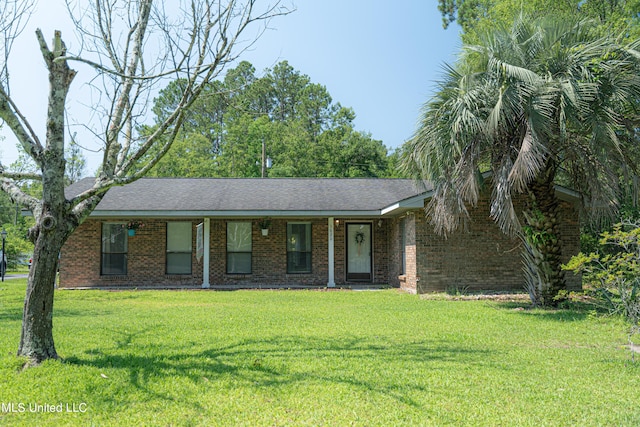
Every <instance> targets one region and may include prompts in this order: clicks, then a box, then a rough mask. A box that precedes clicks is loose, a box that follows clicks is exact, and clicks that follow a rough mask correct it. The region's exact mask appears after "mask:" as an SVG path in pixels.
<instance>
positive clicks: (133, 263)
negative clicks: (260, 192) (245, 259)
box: [60, 218, 391, 287]
mask: <svg viewBox="0 0 640 427" xmlns="http://www.w3.org/2000/svg"><path fill="white" fill-rule="evenodd" d="M128 220H130V218H121V219H109V221H108V222H127V221H128ZM258 220H259V219H257V218H254V219H247V220H246V221H250V222H251V223H252V228H251V229H252V246H253V247H252V272H251V274H227V272H226V271H227V266H226V262H227V260H226V244H227V243H226V232H227V231H226V224H227V220H226V219H211V220H210V224H211V226H210V239H209V241H210V277H209V281H210V284H211V286H212V287H215V286H216V285H237V286H259V285H265V286H270V285H272V286H273V285H277V286H285V287H286V286H296V285H311V286H320V287H322V286H326V285H327V280H328V222H327V219H326V218H316V219H304V218H289V219H286V220H285V219H275V220H272V222H271V226H270V227H269V233H268V235H267V236H263V235H262V232H261V230H260V228H259V226H258V225H257V222H258ZM167 221H169V220H167V219H145V220H143V222H144V224H145V226H144V227H143V228H141V229H139V230H137V232H136V235H135V236H134V237H129V238H128V266H127V267H128V268H127V275H124V276H101V275H100V257H101V243H100V240H101V227H102V223H103V222H105V221H104V220H99V219H89V220H87V221H86V222H85V223H83V224H82V225H81V226H80V227H79V228H78V229H77V230H76V231H75V232H74V233H73V235H72V236H71V237H70V238H69V240H68V241H67V243H66V244H65V246H64V248H63V250H62V252H61V260H60V284H61V286H63V287H111V286H133V287H135V286H158V287H173V286H189V287H198V286H201V285H202V264H201V263H198V262H197V260H196V257H195V250H194V253H193V256H192V274H190V275H168V274H165V271H166V267H165V263H166V223H167ZM171 221H174V219H171ZM175 221H179V219H175ZM186 221H191V222H192V224H193V248H195V239H196V231H195V229H196V225H197V224H198V223H200V222H202V220H201V219H198V220H186ZM233 221H245V220H241V219H234V220H233ZM378 221H379V220H378V219H376V220H371V221H363V220H361V219H348V218H347V219H340V225H338V226H337V227H336V228H335V233H334V254H335V255H334V258H335V261H334V263H335V270H334V271H335V273H334V275H335V282H336V284H338V285H345V284H348V282H347V280H346V262H345V258H346V242H345V229H346V223H347V222H368V223H371V225H372V228H371V229H372V233H373V245H374V246H373V266H374V271H373V282H374V283H389V272H388V265H389V251H388V245H387V241H388V237H387V233H388V230H389V229H390V227H391V222H390V220H386V219H384V220H382V221H381V222H380V223H379V222H378ZM288 222H309V223H311V241H312V255H311V263H312V269H311V273H310V274H307V273H302V274H288V273H287V252H286V244H285V242H286V233H287V223H288Z"/></svg>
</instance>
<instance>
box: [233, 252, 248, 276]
mask: <svg viewBox="0 0 640 427" xmlns="http://www.w3.org/2000/svg"><path fill="white" fill-rule="evenodd" d="M227 273H229V274H251V253H250V252H249V253H246V252H227Z"/></svg>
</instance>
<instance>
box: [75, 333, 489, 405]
mask: <svg viewBox="0 0 640 427" xmlns="http://www.w3.org/2000/svg"><path fill="white" fill-rule="evenodd" d="M130 342H131V339H126V338H125V339H123V340H122V341H120V343H119V344H118V346H117V347H118V348H117V349H115V350H114V351H112V352H103V351H100V350H97V349H95V350H91V351H88V352H87V353H85V354H86V355H85V356H81V357H70V358H67V359H66V360H65V362H66V363H70V364H74V365H80V366H90V367H94V368H98V369H109V370H112V369H121V370H123V371H125V372H126V373H127V374H128V378H129V385H130V386H132V387H134V388H135V389H137V390H139V391H142V392H144V393H146V394H148V395H149V396H153V397H154V398H160V399H163V400H167V401H176V400H179V401H181V402H184V403H185V404H188V405H194V406H195V407H196V408H197V406H198V405H199V404H198V403H197V402H194V401H193V399H190V398H189V397H186V396H184V397H180V396H175V395H172V394H170V393H167V392H164V391H162V390H159V389H160V388H161V387H160V386H158V383H160V382H162V381H164V380H174V379H175V380H178V379H186V380H188V381H190V382H191V383H195V384H200V385H201V384H204V383H207V382H210V381H216V380H221V379H229V378H232V379H233V383H234V384H236V386H237V384H240V387H247V388H273V389H278V388H286V387H288V386H295V385H297V384H302V383H316V384H322V383H324V384H326V386H325V387H326V388H327V389H331V388H332V387H335V386H336V385H343V386H347V387H349V388H353V389H356V390H360V391H363V392H366V393H374V394H379V395H383V396H385V397H388V398H391V399H393V400H395V401H397V402H399V403H402V404H405V405H410V406H413V407H421V406H422V404H423V403H421V402H418V401H416V400H415V399H413V398H412V396H415V395H416V392H421V391H424V385H423V383H424V379H420V378H422V376H420V375H417V376H416V375H413V374H412V375H411V376H410V377H411V379H410V380H407V378H406V377H403V376H402V375H396V373H397V372H394V371H393V368H388V370H387V367H396V369H399V370H412V371H413V370H416V369H420V370H422V371H423V372H426V369H428V368H429V365H430V364H432V365H433V366H432V367H433V368H434V369H438V367H440V368H441V367H442V363H457V364H461V365H462V364H464V365H465V366H469V365H474V364H482V365H486V363H487V362H486V358H485V357H483V355H486V354H487V353H488V352H486V351H482V350H477V349H471V348H464V347H460V346H454V345H452V344H451V343H448V342H441V343H423V342H414V343H400V344H398V343H385V342H378V341H371V340H366V339H359V338H353V339H320V338H309V337H273V338H271V339H256V340H243V341H240V342H237V343H235V344H231V345H228V346H226V347H219V348H215V347H212V348H207V349H204V350H202V351H193V350H189V348H191V349H195V348H197V346H198V345H197V344H196V345H194V346H193V347H189V346H188V345H185V346H180V347H172V348H166V347H165V348H160V346H148V347H147V348H146V349H145V348H139V347H138V348H135V350H134V349H132V348H131V347H129V348H128V349H125V348H124V346H126V345H127V343H130ZM418 365H419V366H418ZM425 365H426V366H425ZM372 370H373V371H374V372H372ZM182 399H184V400H182ZM119 404H126V402H119Z"/></svg>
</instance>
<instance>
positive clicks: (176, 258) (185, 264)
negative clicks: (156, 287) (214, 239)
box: [167, 252, 191, 274]
mask: <svg viewBox="0 0 640 427" xmlns="http://www.w3.org/2000/svg"><path fill="white" fill-rule="evenodd" d="M167 274H191V252H189V253H184V252H183V253H176V252H169V253H167Z"/></svg>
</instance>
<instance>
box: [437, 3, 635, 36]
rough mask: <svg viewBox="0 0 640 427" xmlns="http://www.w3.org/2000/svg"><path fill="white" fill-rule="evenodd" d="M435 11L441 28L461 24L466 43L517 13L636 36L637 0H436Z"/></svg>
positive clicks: (506, 21) (515, 15)
mask: <svg viewBox="0 0 640 427" xmlns="http://www.w3.org/2000/svg"><path fill="white" fill-rule="evenodd" d="M438 10H439V11H440V13H442V23H443V26H444V27H445V28H447V26H449V24H451V23H452V22H457V23H458V24H459V25H460V26H461V27H462V30H463V35H462V38H463V40H464V41H466V42H475V41H477V37H478V34H479V33H481V32H483V31H486V30H488V29H490V28H492V27H494V26H495V25H508V24H509V23H510V22H512V21H513V19H514V18H515V17H517V16H518V15H521V14H525V15H527V16H531V17H539V16H545V15H550V16H555V17H573V18H579V19H592V21H591V22H592V23H591V25H592V26H593V27H599V29H600V31H613V32H616V33H620V32H624V33H625V35H626V37H627V38H628V39H629V40H633V39H637V38H638V37H640V0H562V1H558V0H529V1H526V2H524V1H521V0H438Z"/></svg>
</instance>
